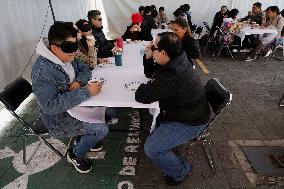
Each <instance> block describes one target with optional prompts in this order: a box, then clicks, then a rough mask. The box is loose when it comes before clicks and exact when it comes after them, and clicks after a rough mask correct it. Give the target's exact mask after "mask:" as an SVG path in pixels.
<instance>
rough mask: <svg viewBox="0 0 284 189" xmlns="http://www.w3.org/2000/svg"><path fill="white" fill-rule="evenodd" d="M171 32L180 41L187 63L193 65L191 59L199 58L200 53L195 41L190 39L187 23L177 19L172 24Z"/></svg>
mask: <svg viewBox="0 0 284 189" xmlns="http://www.w3.org/2000/svg"><path fill="white" fill-rule="evenodd" d="M172 30H173V32H174V33H176V34H177V36H178V37H179V39H180V40H181V41H182V49H183V50H184V51H185V53H186V56H187V58H188V60H189V62H190V63H191V64H192V65H193V62H192V60H191V59H197V58H199V57H200V51H199V49H198V48H197V45H196V41H195V39H194V38H193V37H192V34H191V31H190V29H189V26H188V23H187V22H186V20H184V19H182V18H178V19H176V20H175V21H174V22H173V23H172Z"/></svg>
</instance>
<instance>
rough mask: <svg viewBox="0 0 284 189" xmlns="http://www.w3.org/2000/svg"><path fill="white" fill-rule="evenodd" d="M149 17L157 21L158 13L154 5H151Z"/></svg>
mask: <svg viewBox="0 0 284 189" xmlns="http://www.w3.org/2000/svg"><path fill="white" fill-rule="evenodd" d="M150 8H151V16H152V18H153V19H154V20H155V21H156V20H157V16H158V11H157V8H156V6H155V5H151V6H150Z"/></svg>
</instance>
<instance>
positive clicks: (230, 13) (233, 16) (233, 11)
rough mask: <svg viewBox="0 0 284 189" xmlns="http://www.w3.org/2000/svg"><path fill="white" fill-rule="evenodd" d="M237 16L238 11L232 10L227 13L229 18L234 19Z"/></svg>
mask: <svg viewBox="0 0 284 189" xmlns="http://www.w3.org/2000/svg"><path fill="white" fill-rule="evenodd" d="M238 14H239V10H238V9H232V10H231V11H230V12H229V14H228V15H229V17H230V18H233V19H235V18H236V17H237V15H238Z"/></svg>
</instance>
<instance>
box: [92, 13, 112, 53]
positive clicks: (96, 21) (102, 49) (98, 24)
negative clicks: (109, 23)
mask: <svg viewBox="0 0 284 189" xmlns="http://www.w3.org/2000/svg"><path fill="white" fill-rule="evenodd" d="M88 19H89V22H90V24H91V26H92V29H93V36H94V37H95V39H96V43H97V47H98V58H108V57H111V56H113V53H112V51H111V50H112V49H113V47H114V43H113V42H112V41H108V40H107V39H106V37H105V34H104V32H103V26H102V17H101V12H100V11H99V10H91V11H89V12H88Z"/></svg>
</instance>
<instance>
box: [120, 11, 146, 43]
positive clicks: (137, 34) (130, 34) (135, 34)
mask: <svg viewBox="0 0 284 189" xmlns="http://www.w3.org/2000/svg"><path fill="white" fill-rule="evenodd" d="M131 20H132V24H131V25H130V26H127V29H126V32H125V33H124V34H123V36H122V38H123V39H124V40H126V39H131V40H132V41H135V40H141V39H142V35H141V23H142V21H143V17H142V16H141V15H140V14H139V13H134V14H132V16H131Z"/></svg>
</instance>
